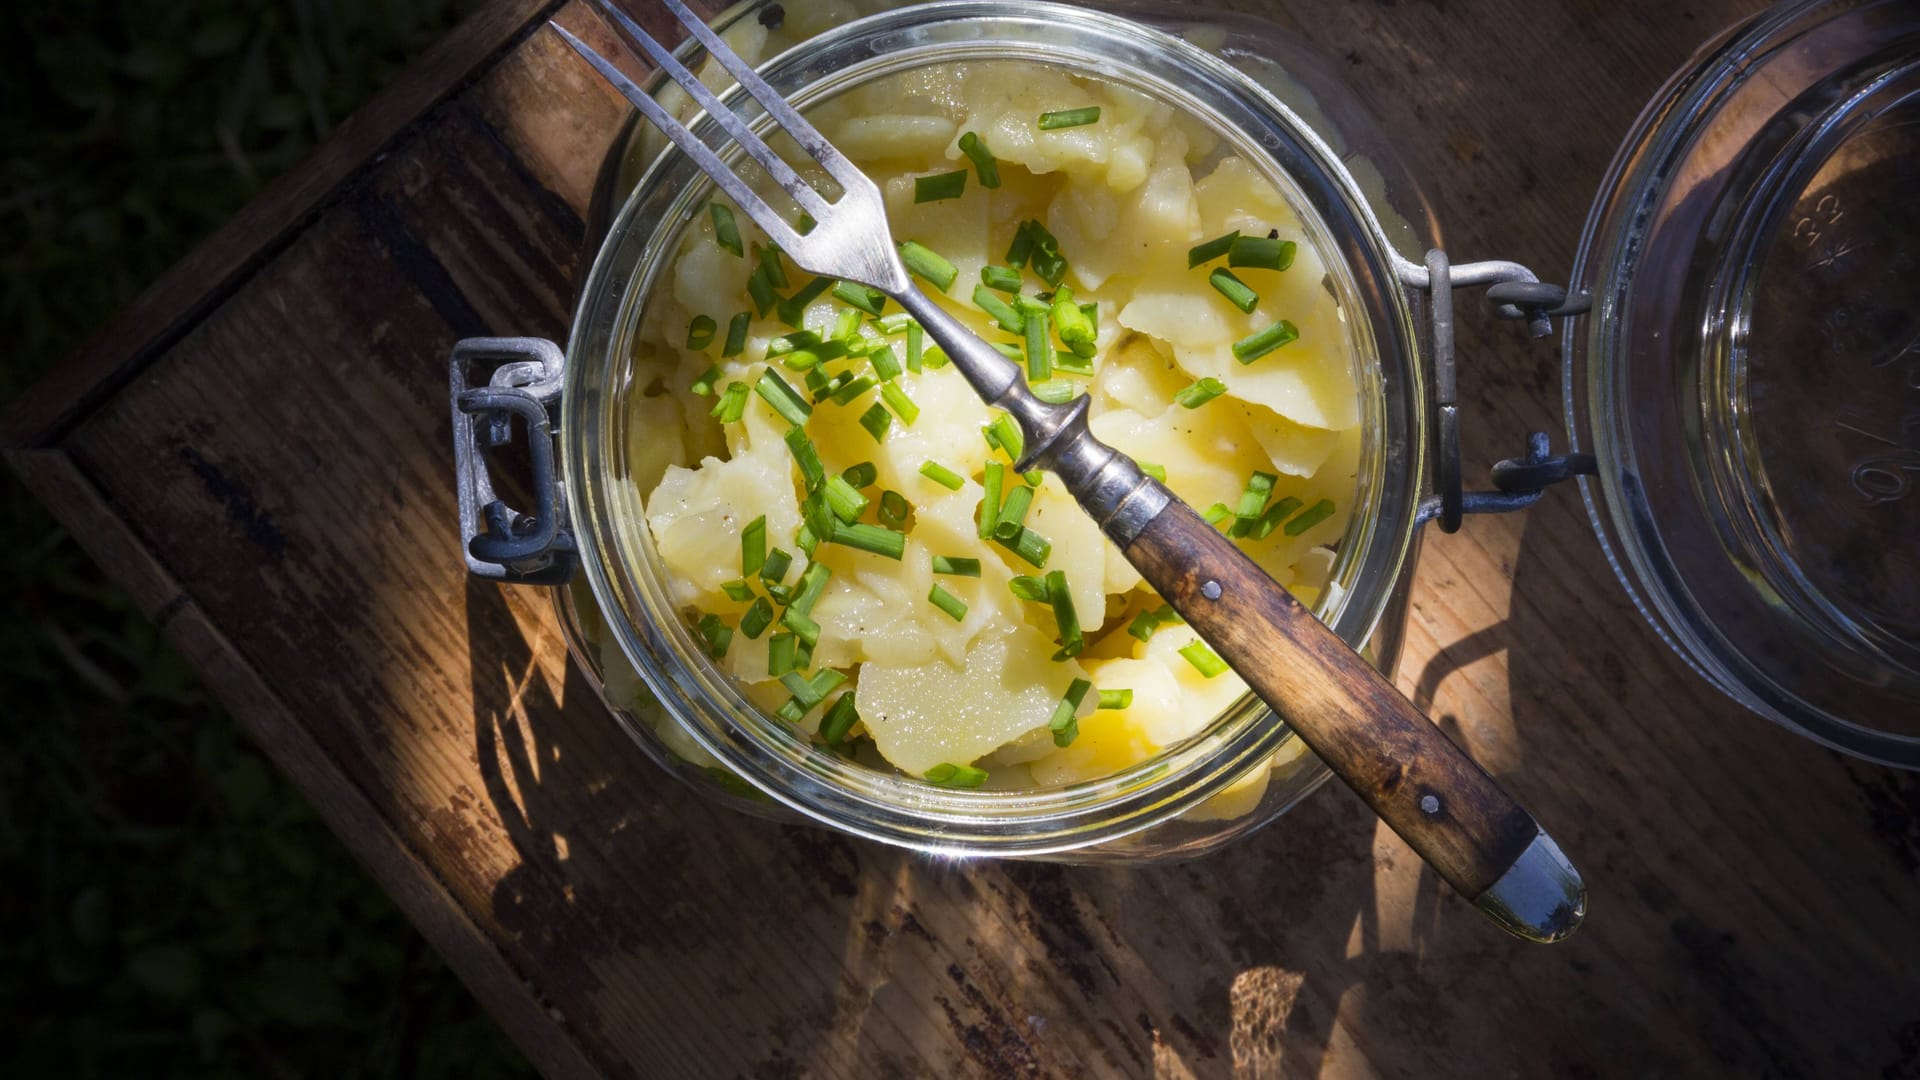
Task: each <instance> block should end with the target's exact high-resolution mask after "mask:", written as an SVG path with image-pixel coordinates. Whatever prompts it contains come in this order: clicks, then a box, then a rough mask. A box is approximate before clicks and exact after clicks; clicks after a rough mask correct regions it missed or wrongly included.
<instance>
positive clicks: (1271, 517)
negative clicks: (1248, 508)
mask: <svg viewBox="0 0 1920 1080" xmlns="http://www.w3.org/2000/svg"><path fill="white" fill-rule="evenodd" d="M1298 509H1300V500H1299V499H1296V498H1294V497H1293V496H1291V495H1289V496H1287V497H1286V498H1284V499H1281V500H1280V501H1279V502H1277V503H1274V504H1273V505H1272V506H1269V507H1267V512H1266V513H1264V514H1261V515H1260V520H1259V521H1256V522H1254V523H1253V525H1252V527H1251V528H1249V529H1247V530H1246V535H1249V536H1252V537H1253V538H1254V539H1255V540H1265V539H1266V538H1267V537H1268V536H1270V535H1272V534H1273V530H1275V529H1277V528H1279V527H1280V523H1281V522H1282V521H1285V520H1286V519H1287V516H1288V515H1290V514H1292V513H1293V512H1294V511H1295V510H1298ZM1236 535H1238V534H1236Z"/></svg>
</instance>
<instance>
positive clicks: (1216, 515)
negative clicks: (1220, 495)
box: [1200, 502, 1233, 525]
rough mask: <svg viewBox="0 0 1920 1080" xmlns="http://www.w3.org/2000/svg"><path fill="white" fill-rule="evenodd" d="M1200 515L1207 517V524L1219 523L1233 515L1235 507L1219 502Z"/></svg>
mask: <svg viewBox="0 0 1920 1080" xmlns="http://www.w3.org/2000/svg"><path fill="white" fill-rule="evenodd" d="M1200 516H1201V517H1203V518H1206V519H1207V524H1209V525H1218V524H1220V523H1221V522H1223V521H1225V520H1227V519H1228V518H1230V517H1232V516H1233V507H1231V506H1228V505H1227V504H1226V503H1223V502H1217V503H1214V504H1213V505H1212V506H1209V507H1207V512H1206V513H1204V514H1202V515H1200Z"/></svg>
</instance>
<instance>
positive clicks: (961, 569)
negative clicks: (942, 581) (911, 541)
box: [933, 555, 980, 577]
mask: <svg viewBox="0 0 1920 1080" xmlns="http://www.w3.org/2000/svg"><path fill="white" fill-rule="evenodd" d="M933 572H934V573H936V574H946V575H948V576H950V577H979V576H980V560H979V559H957V558H951V557H949V556H946V555H935V556H934V557H933Z"/></svg>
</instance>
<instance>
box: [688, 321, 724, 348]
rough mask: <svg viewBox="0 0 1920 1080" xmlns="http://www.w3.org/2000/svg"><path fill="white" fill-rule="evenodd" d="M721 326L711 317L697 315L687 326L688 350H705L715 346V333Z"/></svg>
mask: <svg viewBox="0 0 1920 1080" xmlns="http://www.w3.org/2000/svg"><path fill="white" fill-rule="evenodd" d="M717 329H719V326H718V325H717V324H716V323H715V322H714V321H713V316H711V315H695V316H694V317H693V321H692V322H689V323H688V324H687V348H689V349H704V348H706V347H707V346H709V345H711V344H713V332H714V331H715V330H717Z"/></svg>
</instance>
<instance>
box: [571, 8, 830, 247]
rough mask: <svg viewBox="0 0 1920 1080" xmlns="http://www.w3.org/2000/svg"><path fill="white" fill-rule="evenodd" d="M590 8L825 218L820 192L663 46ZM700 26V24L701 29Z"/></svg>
mask: <svg viewBox="0 0 1920 1080" xmlns="http://www.w3.org/2000/svg"><path fill="white" fill-rule="evenodd" d="M594 7H596V8H598V9H599V10H600V13H601V14H602V15H605V16H607V17H608V18H609V19H611V20H612V22H613V25H614V28H615V29H616V30H617V31H619V33H620V35H621V36H622V37H624V38H626V39H627V41H628V42H629V43H631V44H633V45H637V46H639V48H640V49H641V51H643V52H645V53H646V54H647V57H648V58H649V59H651V60H652V61H653V62H654V64H655V65H656V66H658V67H659V68H660V70H662V71H664V72H666V73H667V77H668V78H670V79H672V80H673V81H674V82H676V83H678V84H680V89H682V90H685V91H686V92H687V94H688V95H689V96H690V97H692V98H693V100H694V101H695V102H696V103H698V104H699V106H700V107H701V108H703V109H705V110H706V111H707V115H708V116H711V117H713V119H714V120H715V121H716V122H717V123H719V125H720V126H721V127H722V128H724V129H725V130H726V132H727V134H729V135H731V136H733V139H734V141H735V142H737V143H739V144H740V146H741V148H742V149H744V150H745V151H746V152H747V153H748V154H749V155H751V156H752V157H753V160H755V161H757V162H759V163H760V167H761V168H763V169H765V170H767V172H768V174H770V175H771V176H772V177H773V181H774V183H776V184H779V185H780V187H781V189H782V190H784V191H786V193H787V194H789V195H792V196H793V197H794V199H795V200H796V201H798V202H799V203H800V208H801V209H803V210H805V211H806V212H807V213H809V214H812V215H813V216H814V217H815V218H816V219H819V218H822V217H824V216H825V215H826V209H827V202H826V200H825V199H823V198H821V197H820V193H819V192H817V191H815V190H813V186H812V185H811V184H808V183H807V182H806V181H805V180H803V179H801V177H800V175H799V174H798V173H796V172H794V171H793V168H792V167H791V166H789V165H788V164H787V163H786V162H785V161H783V160H781V158H780V155H778V154H776V153H774V152H773V148H772V147H770V146H768V145H767V144H766V142H765V141H764V140H762V139H761V138H760V136H758V135H756V134H754V132H753V129H751V128H749V127H748V126H747V124H746V121H744V120H742V119H740V117H739V116H738V115H737V114H735V113H734V111H733V110H732V109H729V108H727V107H726V106H725V105H722V104H721V103H720V99H719V98H718V97H716V96H714V93H713V91H711V90H708V89H707V87H706V84H705V83H703V82H701V81H700V79H699V78H698V77H697V76H695V75H694V73H693V72H691V71H689V70H687V68H686V65H684V64H682V63H681V62H680V61H679V59H678V58H677V57H675V56H674V55H673V53H671V52H669V51H668V50H667V48H666V46H664V45H662V44H660V42H658V41H656V40H655V39H654V37H653V35H652V34H649V33H647V32H646V30H645V29H643V28H642V27H641V26H640V24H639V23H637V22H634V21H633V20H632V19H631V18H628V17H627V13H626V12H624V11H621V10H620V8H619V7H618V6H616V5H615V4H613V3H612V2H611V0H595V2H594ZM704 25H705V24H704V23H703V24H702V26H704ZM722 47H723V48H724V46H722ZM728 55H732V54H731V53H729V54H728ZM735 59H738V57H735Z"/></svg>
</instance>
